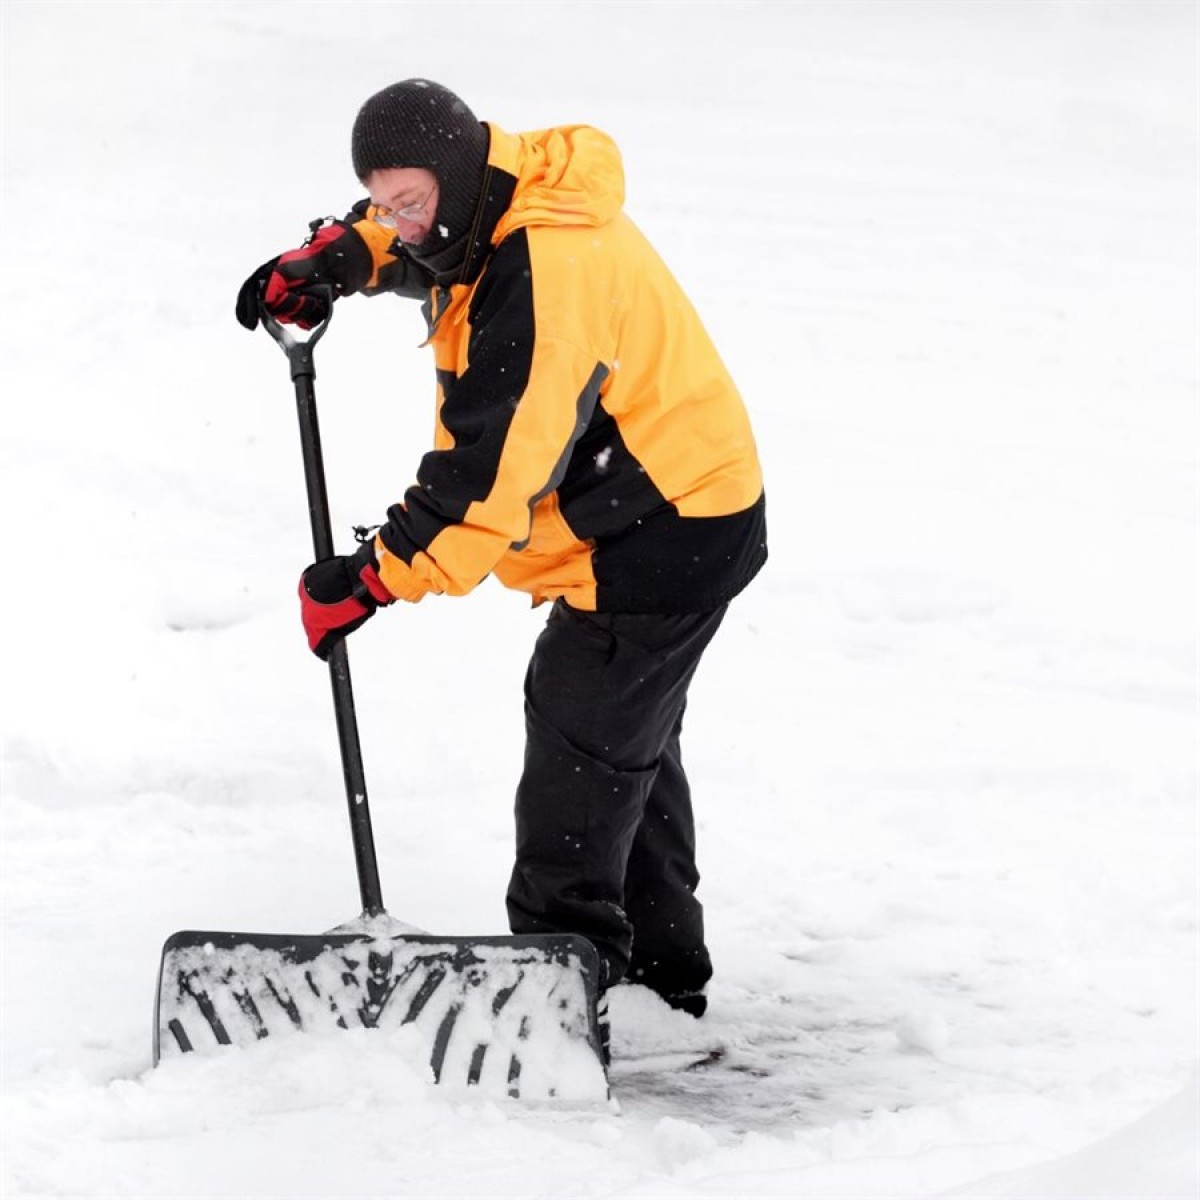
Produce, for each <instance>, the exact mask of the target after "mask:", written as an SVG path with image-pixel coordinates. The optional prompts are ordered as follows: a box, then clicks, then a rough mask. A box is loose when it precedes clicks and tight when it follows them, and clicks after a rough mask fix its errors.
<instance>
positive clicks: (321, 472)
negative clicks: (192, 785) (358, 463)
mask: <svg viewBox="0 0 1200 1200" xmlns="http://www.w3.org/2000/svg"><path fill="white" fill-rule="evenodd" d="M313 290H314V291H318V292H321V293H324V294H325V298H326V299H327V301H328V311H329V315H328V316H326V318H325V319H324V320H323V321H322V322H321V323H320V324H319V325H317V326H315V327H314V329H313V331H312V334H311V335H310V336H309V337H308V338H306V339H304V340H301V339H299V338H297V337H295V336H293V335H292V334H291V333H290V332H289V331H288V330H287V329H285V328H284V327H283V326H282V325H280V323H279V322H278V321H276V320H275V318H274V317H272V316H271V315H270V314H269V313H268V312H267V311H266V309H265V308H264V307H263V305H262V302H261V300H260V301H259V315H260V317H261V319H262V323H263V326H264V328H265V329H266V331H267V332H268V333H269V334H270V335H271V337H272V338H274V340H275V342H276V344H277V345H278V346H279V347H280V349H281V350H283V352H284V354H285V355H287V360H288V365H289V366H290V368H291V373H292V383H293V384H294V386H295V389H296V411H297V414H298V415H299V418H300V449H301V453H302V454H303V456H304V483H305V487H306V490H307V492H308V515H309V522H310V524H311V526H312V543H313V556H314V558H315V559H316V560H317V561H320V560H321V559H325V558H332V557H333V556H334V548H333V531H332V529H331V526H330V520H329V497H328V494H327V492H326V490H325V464H324V459H323V457H322V455H321V430H320V426H319V424H318V422H317V396H316V388H315V386H314V383H313V381H314V380H315V379H316V370H315V368H314V366H313V347H314V346H316V344H317V342H319V341H320V340H321V338H322V337H324V336H325V331H326V330H327V329H328V328H329V322H330V321H331V320H332V319H333V301H334V294H333V289H332V288H330V287H327V286H322V287H320V288H314V289H313ZM329 679H330V682H331V684H332V687H333V711H334V716H335V717H336V719H337V732H338V748H339V750H340V751H341V757H342V775H343V777H344V779H345V783H346V804H347V807H348V809H349V814H350V833H351V835H352V837H353V839H354V861H355V865H356V867H357V869H358V890H359V895H360V896H361V899H362V906H363V914H364V915H365V916H368V917H375V916H379V915H380V914H382V913H383V911H384V908H383V894H382V890H381V888H380V885H379V865H378V863H377V861H376V858H375V838H374V834H373V833H372V830H371V810H370V807H369V805H368V803H367V782H366V774H365V772H364V770H363V761H362V746H361V744H360V742H359V737H358V719H357V717H356V715H355V710H354V690H353V688H352V687H351V684H350V659H349V657H348V655H347V653H346V643H345V640H344V639H343V640H342V641H340V642H338V643H337V645H335V646H334V648H333V651H332V653H331V654H330V656H329Z"/></svg>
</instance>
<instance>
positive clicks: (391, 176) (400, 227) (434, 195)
mask: <svg viewBox="0 0 1200 1200" xmlns="http://www.w3.org/2000/svg"><path fill="white" fill-rule="evenodd" d="M363 183H364V184H365V185H366V189H367V192H368V194H369V195H370V197H371V203H372V204H374V205H375V206H376V207H377V208H379V209H380V210H381V212H379V213H377V214H376V215H375V220H377V221H378V222H379V223H380V224H381V225H385V226H386V227H387V228H388V229H394V230H395V231H396V236H397V237H398V238H399V239H400V240H401V241H402V242H406V243H408V244H409V245H410V246H416V245H419V244H420V243H421V242H423V241H425V239H426V238H427V237H428V236H429V233H430V231H431V230H432V229H433V222H434V217H435V216H436V215H437V202H438V186H437V177H436V176H435V175H434V173H433V172H432V171H427V170H425V168H424V167H386V168H384V169H383V170H380V171H372V172H371V174H370V175H368V176H367V177H366V179H364V180H363Z"/></svg>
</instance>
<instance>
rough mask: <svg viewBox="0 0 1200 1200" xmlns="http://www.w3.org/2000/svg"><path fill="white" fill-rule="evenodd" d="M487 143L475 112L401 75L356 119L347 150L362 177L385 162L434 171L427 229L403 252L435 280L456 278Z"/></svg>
mask: <svg viewBox="0 0 1200 1200" xmlns="http://www.w3.org/2000/svg"><path fill="white" fill-rule="evenodd" d="M489 143H490V138H489V136H488V131H487V128H486V127H485V126H484V125H482V124H480V122H479V121H478V120H476V118H475V114H474V113H472V112H471V110H470V109H469V108H468V107H467V106H466V105H465V104H464V103H463V102H462V101H461V100H460V99H459V98H458V97H457V96H456V95H455V94H454V93H453V92H452V91H450V90H449V89H448V88H444V87H442V86H441V84H438V83H433V82H432V81H431V80H428V79H405V80H404V81H403V82H401V83H394V84H392V86H391V87H387V88H384V89H383V91H381V92H376V93H375V95H374V96H372V97H371V98H370V99H369V100H368V101H367V102H366V104H364V105H363V106H362V108H361V109H359V112H358V116H357V117H356V118H355V120H354V132H353V133H352V134H351V137H350V150H351V154H352V156H353V159H354V173H355V175H357V176H358V178H359V181H360V182H364V181H365V180H366V178H367V176H368V175H370V174H371V172H372V171H378V170H384V169H386V168H388V167H424V168H425V169H426V170H427V171H432V172H433V174H434V175H435V176H437V181H438V202H437V216H436V217H435V219H434V225H433V228H432V229H431V230H430V231H429V236H428V237H427V238H426V239H425V241H423V242H422V243H421V244H420V245H418V246H410V247H409V253H410V254H411V255H412V257H413V258H415V259H416V260H417V261H418V262H420V263H422V264H423V265H424V266H426V267H428V268H429V269H430V270H431V271H432V272H433V273H434V274H435V275H436V276H437V277H438V278H439V280H444V279H445V278H446V277H448V276H452V275H456V274H457V273H458V271H459V269H460V268H461V267H462V265H463V260H464V259H465V257H466V251H467V240H468V238H469V237H470V235H471V227H472V225H473V223H474V220H475V211H476V209H477V208H478V206H479V200H480V196H481V194H482V192H483V176H484V172H485V170H486V169H487V156H488V146H489ZM443 230H444V231H445V232H443Z"/></svg>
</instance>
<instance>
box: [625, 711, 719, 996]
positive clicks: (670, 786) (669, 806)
mask: <svg viewBox="0 0 1200 1200" xmlns="http://www.w3.org/2000/svg"><path fill="white" fill-rule="evenodd" d="M681 728H682V723H680V725H677V726H676V729H675V732H674V734H673V735H672V737H671V738H670V740H669V741H668V742H667V745H666V746H665V747H664V749H663V752H662V755H661V756H660V757H659V764H658V771H657V772H656V774H655V776H654V782H653V784H652V785H651V788H650V794H649V796H648V797H647V799H646V807H645V810H644V812H643V815H642V822H641V824H640V825H639V826H638V831H637V833H636V835H635V836H634V839H633V847H632V849H631V851H630V854H629V859H628V862H627V864H626V873H625V913H626V915H627V917H628V919H629V921H630V923H631V925H632V926H633V946H632V953H631V961H630V964H629V971H628V975H627V978H628V979H629V980H630V981H631V982H633V983H642V984H645V985H646V986H647V987H650V988H653V989H654V990H655V991H656V992H660V993H661V994H663V995H668V996H669V995H682V994H687V993H689V992H698V991H700V990H701V989H702V988H703V987H704V985H705V984H706V983H707V982H708V981H709V979H710V978H711V977H712V959H711V958H710V957H709V953H708V947H707V945H706V944H705V940H704V909H703V907H702V906H701V904H700V901H699V900H698V899H697V898H696V887H697V885H698V884H699V882H700V872H699V871H698V870H697V868H696V826H695V821H694V819H693V816H692V798H691V790H690V788H689V786H688V779H687V774H686V773H685V771H684V769H683V758H682V753H681V750H680V744H679V743H680V732H681Z"/></svg>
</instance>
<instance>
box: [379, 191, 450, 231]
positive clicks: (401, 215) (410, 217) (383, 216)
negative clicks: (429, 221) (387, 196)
mask: <svg viewBox="0 0 1200 1200" xmlns="http://www.w3.org/2000/svg"><path fill="white" fill-rule="evenodd" d="M436 191H437V184H436V183H435V184H434V185H433V187H431V188H430V189H429V191H428V192H427V193H426V195H425V199H424V200H420V201H418V202H417V203H416V204H406V205H405V206H404V207H403V208H388V207H387V206H386V205H384V204H377V205H376V206H375V211H374V212H373V213H372V214H371V216H372V217H373V218H374V220H375V221H376V223H377V224H379V225H382V226H383V227H384V229H396V228H397V224H396V222H397V221H416V220H418V219H419V218H420V216H421V214H422V213H424V211H425V206H426V205H427V204H428V203H429V201H430V198H431V197H432V196H433V193H434V192H436Z"/></svg>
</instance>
